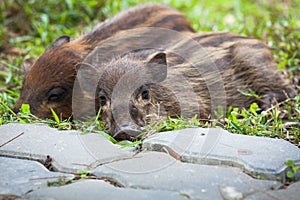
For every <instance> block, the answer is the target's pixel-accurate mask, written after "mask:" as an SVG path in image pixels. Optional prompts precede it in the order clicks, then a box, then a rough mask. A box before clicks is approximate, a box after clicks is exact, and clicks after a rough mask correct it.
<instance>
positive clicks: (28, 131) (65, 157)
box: [0, 124, 133, 173]
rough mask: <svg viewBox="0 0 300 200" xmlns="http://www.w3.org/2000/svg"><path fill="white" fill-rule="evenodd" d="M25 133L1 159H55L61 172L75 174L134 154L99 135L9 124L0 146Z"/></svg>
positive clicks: (0, 128)
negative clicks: (79, 170)
mask: <svg viewBox="0 0 300 200" xmlns="http://www.w3.org/2000/svg"><path fill="white" fill-rule="evenodd" d="M20 133H23V134H22V135H21V136H20V137H18V138H16V139H14V140H13V141H11V142H9V143H7V144H5V145H4V146H2V147H1V148H0V155H2V156H3V155H4V156H9V157H20V158H27V159H31V160H43V159H45V158H46V155H50V156H51V157H52V158H53V166H54V167H55V168H57V169H58V170H59V171H63V172H74V173H75V172H76V171H77V170H78V169H85V170H86V169H91V168H93V167H95V166H97V165H99V164H103V163H107V162H110V161H113V160H118V159H123V158H130V157H131V155H132V154H133V153H130V152H129V151H121V150H120V149H119V147H118V146H116V145H113V144H112V143H111V142H110V141H108V140H107V139H106V138H105V137H104V136H102V135H100V134H91V133H89V134H81V133H80V132H78V131H59V130H57V129H54V128H50V127H48V126H47V125H43V124H8V125H3V126H0V136H1V137H0V144H4V143H6V142H7V141H8V140H9V139H10V138H13V137H15V136H16V135H18V134H20Z"/></svg>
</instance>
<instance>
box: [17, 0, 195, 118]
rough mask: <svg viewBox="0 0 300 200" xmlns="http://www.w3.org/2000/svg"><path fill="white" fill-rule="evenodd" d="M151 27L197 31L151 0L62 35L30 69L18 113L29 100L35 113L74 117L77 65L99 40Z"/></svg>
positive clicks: (177, 14)
mask: <svg viewBox="0 0 300 200" xmlns="http://www.w3.org/2000/svg"><path fill="white" fill-rule="evenodd" d="M150 26H152V27H161V28H168V29H173V30H176V31H181V32H193V30H192V28H191V25H190V23H189V22H188V21H187V20H186V18H185V17H184V16H183V14H182V13H180V12H179V11H177V10H175V9H173V8H171V7H168V6H165V5H161V4H153V3H148V4H144V5H141V6H137V7H134V8H131V9H129V10H127V11H124V12H121V13H120V14H118V15H117V16H115V17H113V18H112V19H108V20H107V21H105V22H103V23H100V24H99V25H98V26H96V27H95V28H94V29H93V30H92V31H90V32H88V33H86V34H84V35H83V36H81V37H79V38H78V39H75V40H73V41H69V37H68V36H63V37H60V38H58V39H57V41H55V42H54V43H53V45H52V47H50V48H49V49H47V50H46V51H45V52H44V53H43V54H42V55H41V56H40V57H39V58H38V59H37V61H36V62H35V63H34V64H33V66H32V67H31V68H30V69H29V71H28V74H27V75H26V77H25V80H24V82H23V89H22V91H21V95H20V98H19V100H18V102H17V104H16V105H15V108H14V110H15V112H18V111H19V109H20V107H21V105H22V104H24V103H28V104H30V106H31V112H32V113H33V114H35V115H37V116H39V117H41V118H51V117H52V114H51V112H50V108H53V109H54V110H55V112H56V113H57V114H59V115H61V116H62V117H63V118H68V117H70V116H71V115H72V88H73V85H74V80H75V78H76V69H75V66H76V65H77V64H79V63H81V62H82V61H83V60H84V58H85V57H86V56H87V55H88V54H89V53H90V52H91V51H92V50H93V49H94V48H95V47H96V46H97V45H98V44H99V42H101V41H102V40H104V39H106V38H108V37H110V36H112V35H113V34H115V33H117V32H119V31H121V30H126V29H132V28H138V27H150ZM52 90H54V91H52Z"/></svg>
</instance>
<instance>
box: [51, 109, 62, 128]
mask: <svg viewBox="0 0 300 200" xmlns="http://www.w3.org/2000/svg"><path fill="white" fill-rule="evenodd" d="M50 110H51V113H52V115H53V118H54V121H55V122H56V123H58V124H59V123H60V120H59V117H58V116H57V114H56V113H55V111H54V110H53V109H52V108H50Z"/></svg>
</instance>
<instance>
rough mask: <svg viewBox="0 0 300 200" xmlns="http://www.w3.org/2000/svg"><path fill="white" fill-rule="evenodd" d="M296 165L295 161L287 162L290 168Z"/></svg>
mask: <svg viewBox="0 0 300 200" xmlns="http://www.w3.org/2000/svg"><path fill="white" fill-rule="evenodd" d="M294 163H295V162H294V161H293V160H287V161H285V165H286V166H288V167H293V166H294Z"/></svg>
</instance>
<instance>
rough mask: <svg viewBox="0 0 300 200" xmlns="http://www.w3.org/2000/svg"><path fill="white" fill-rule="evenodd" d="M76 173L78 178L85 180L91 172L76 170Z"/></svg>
mask: <svg viewBox="0 0 300 200" xmlns="http://www.w3.org/2000/svg"><path fill="white" fill-rule="evenodd" d="M77 173H78V174H80V178H82V179H83V178H87V177H88V175H89V174H90V173H91V172H90V171H88V170H83V169H79V170H77Z"/></svg>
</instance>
